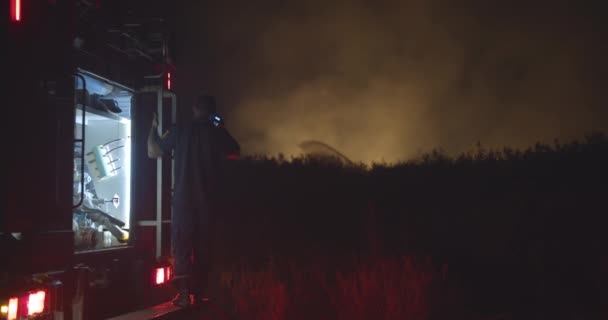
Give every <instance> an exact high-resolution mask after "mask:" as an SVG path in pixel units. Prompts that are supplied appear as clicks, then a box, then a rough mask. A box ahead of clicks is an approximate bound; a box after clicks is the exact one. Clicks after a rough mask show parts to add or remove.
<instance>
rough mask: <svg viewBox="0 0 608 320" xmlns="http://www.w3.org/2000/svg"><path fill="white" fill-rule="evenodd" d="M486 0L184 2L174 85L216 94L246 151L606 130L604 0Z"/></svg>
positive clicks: (400, 155) (407, 147)
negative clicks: (599, 1) (543, 1)
mask: <svg viewBox="0 0 608 320" xmlns="http://www.w3.org/2000/svg"><path fill="white" fill-rule="evenodd" d="M486 3H487V1H439V0H431V1H423V0H412V1H386V0H383V1H364V0H359V1H355V0H353V1H318V0H315V1H303V2H302V3H297V4H294V3H289V4H288V3H287V2H284V1H260V2H258V1H248V2H246V1H223V2H221V3H219V2H218V3H216V4H213V3H211V4H206V5H205V4H201V5H199V6H198V7H192V6H188V7H186V6H185V5H184V7H183V12H182V16H181V18H180V17H178V19H180V21H178V22H179V28H180V30H181V31H180V32H179V35H178V37H179V41H180V46H179V52H178V61H177V63H178V68H180V67H181V70H180V69H178V70H180V73H179V74H180V77H181V80H179V81H181V87H182V88H181V89H178V90H181V92H182V93H184V94H183V96H189V97H191V96H193V95H195V94H197V93H198V92H200V91H201V90H205V91H207V92H210V93H212V94H215V95H217V96H218V101H219V102H220V104H221V105H220V109H221V110H222V112H224V113H225V116H226V118H227V124H228V127H229V129H230V130H231V131H232V132H234V134H235V136H236V137H237V138H238V139H239V141H240V142H241V144H242V147H243V149H244V152H245V153H249V154H254V153H255V154H277V153H284V154H286V155H297V154H299V153H301V152H302V151H301V150H300V149H299V147H298V145H299V144H300V143H301V142H303V141H306V140H318V141H322V142H324V143H326V144H328V145H330V146H332V147H334V148H336V149H337V150H339V151H340V152H342V153H343V154H345V155H346V156H347V157H349V158H350V159H353V160H355V161H363V162H371V161H380V160H385V161H389V162H393V161H399V160H405V159H408V158H411V157H414V156H416V155H418V154H420V153H422V152H426V151H430V150H431V149H433V148H439V149H442V150H444V151H446V152H448V153H450V154H455V153H458V152H463V151H466V150H469V149H471V148H472V147H473V146H474V145H475V144H477V142H481V144H482V145H484V146H486V147H496V148H500V147H504V146H510V147H526V146H529V145H531V144H533V143H535V142H537V141H542V142H552V141H553V139H556V138H557V139H561V140H567V139H573V138H579V137H581V136H582V135H583V134H585V133H588V132H590V131H591V130H605V129H606V128H607V126H606V124H607V123H606V122H607V119H608V114H607V112H606V108H605V106H606V102H607V101H606V100H607V99H606V98H605V97H604V95H603V88H604V87H605V86H606V84H607V83H606V79H607V78H608V68H607V63H606V62H605V57H606V56H608V55H607V54H608V46H607V45H606V44H604V42H603V41H602V38H605V36H606V35H607V33H608V32H606V27H605V25H604V22H603V21H605V20H604V19H603V18H602V17H599V16H596V13H595V12H596V11H600V10H599V9H597V10H596V9H594V8H593V7H592V6H591V4H590V3H586V4H585V7H583V6H582V5H580V7H577V6H574V5H573V4H570V3H568V2H566V1H563V3H562V2H559V1H557V2H552V3H551V6H550V7H547V6H534V5H531V4H529V2H524V1H521V2H518V1H511V2H508V3H505V4H502V5H497V4H495V3H494V2H492V4H486ZM176 81H178V80H176ZM179 81H178V84H177V86H178V87H179V86H180V84H179ZM184 101H188V100H187V99H186V100H183V101H182V102H184ZM187 103H188V102H185V104H186V105H187ZM183 105H184V104H182V106H183Z"/></svg>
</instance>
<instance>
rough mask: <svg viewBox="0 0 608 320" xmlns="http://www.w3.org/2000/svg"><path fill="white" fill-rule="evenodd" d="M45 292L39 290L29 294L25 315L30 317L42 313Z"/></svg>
mask: <svg viewBox="0 0 608 320" xmlns="http://www.w3.org/2000/svg"><path fill="white" fill-rule="evenodd" d="M45 297H46V292H44V291H43V290H40V291H38V292H36V293H30V295H29V297H28V299H27V315H28V316H32V315H35V314H38V313H42V312H43V311H44V298H45Z"/></svg>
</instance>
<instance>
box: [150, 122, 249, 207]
mask: <svg viewBox="0 0 608 320" xmlns="http://www.w3.org/2000/svg"><path fill="white" fill-rule="evenodd" d="M157 142H158V144H159V145H160V148H161V149H162V151H163V153H165V154H170V153H171V151H175V153H174V159H175V167H174V175H175V186H174V194H173V205H174V206H178V207H182V208H184V207H188V208H202V207H203V206H206V205H208V204H209V201H211V198H212V197H214V196H216V194H217V192H219V188H220V186H221V171H222V164H223V161H224V159H225V158H227V157H228V158H232V157H235V156H238V154H239V152H240V146H239V144H238V143H237V141H236V140H235V139H234V138H233V137H232V136H231V135H230V133H229V132H228V131H227V130H226V129H225V128H224V127H223V126H219V127H215V126H213V125H212V124H211V123H210V122H209V121H193V122H191V123H190V124H188V125H187V126H185V127H175V126H174V127H172V128H171V130H170V131H169V133H168V135H166V136H165V137H163V138H160V137H158V136H157Z"/></svg>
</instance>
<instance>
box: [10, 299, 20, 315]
mask: <svg viewBox="0 0 608 320" xmlns="http://www.w3.org/2000/svg"><path fill="white" fill-rule="evenodd" d="M18 305H19V299H17V298H10V299H9V300H8V316H7V319H8V320H15V319H17V306H18Z"/></svg>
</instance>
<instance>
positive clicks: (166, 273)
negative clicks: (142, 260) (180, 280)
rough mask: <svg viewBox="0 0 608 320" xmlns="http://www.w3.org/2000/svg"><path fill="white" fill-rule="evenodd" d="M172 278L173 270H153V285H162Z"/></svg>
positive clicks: (167, 268)
mask: <svg viewBox="0 0 608 320" xmlns="http://www.w3.org/2000/svg"><path fill="white" fill-rule="evenodd" d="M172 276H173V270H172V269H171V267H170V266H169V267H161V268H156V269H154V283H155V284H157V285H161V284H164V283H165V282H168V281H169V280H171V277H172Z"/></svg>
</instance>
